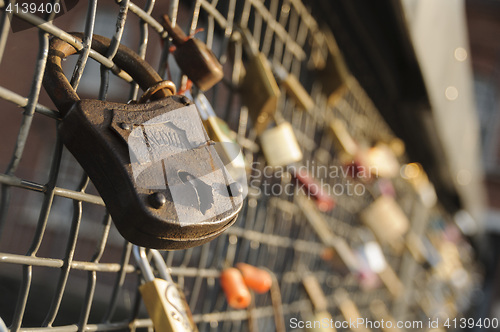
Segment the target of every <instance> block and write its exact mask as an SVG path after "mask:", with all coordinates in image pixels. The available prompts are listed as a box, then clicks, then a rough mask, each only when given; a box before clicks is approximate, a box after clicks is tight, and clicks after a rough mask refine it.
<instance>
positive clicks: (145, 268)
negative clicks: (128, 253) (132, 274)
mask: <svg viewBox="0 0 500 332" xmlns="http://www.w3.org/2000/svg"><path fill="white" fill-rule="evenodd" d="M132 252H133V253H134V258H135V262H136V263H137V266H138V267H139V270H141V273H142V276H143V277H144V280H146V282H150V281H153V280H154V278H155V275H154V273H153V269H152V268H151V265H149V262H148V255H146V248H144V247H139V246H136V245H134V247H133V249H132Z"/></svg>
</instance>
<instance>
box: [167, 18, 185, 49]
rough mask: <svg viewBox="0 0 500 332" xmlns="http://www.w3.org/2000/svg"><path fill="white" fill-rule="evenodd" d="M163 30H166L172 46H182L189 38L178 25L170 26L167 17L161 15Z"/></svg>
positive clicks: (170, 23) (170, 22)
mask: <svg viewBox="0 0 500 332" xmlns="http://www.w3.org/2000/svg"><path fill="white" fill-rule="evenodd" d="M162 19H163V22H162V23H163V24H162V26H163V28H164V29H165V30H167V32H168V36H169V37H170V38H172V41H173V43H174V45H176V46H179V45H181V44H184V43H185V42H186V40H187V39H189V37H188V36H187V35H186V34H185V33H184V31H182V29H181V28H180V27H179V25H177V24H176V25H175V26H172V21H171V20H170V18H169V17H168V15H166V14H165V15H163V16H162Z"/></svg>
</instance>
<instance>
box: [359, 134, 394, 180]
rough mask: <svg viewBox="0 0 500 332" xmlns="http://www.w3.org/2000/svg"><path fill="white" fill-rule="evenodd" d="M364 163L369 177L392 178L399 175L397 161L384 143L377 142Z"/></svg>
mask: <svg viewBox="0 0 500 332" xmlns="http://www.w3.org/2000/svg"><path fill="white" fill-rule="evenodd" d="M365 161H366V164H367V166H368V169H369V173H370V175H371V176H375V177H379V176H380V177H384V178H394V177H396V176H398V175H399V168H400V165H399V161H398V159H397V157H396V155H395V154H394V152H393V151H392V150H391V148H390V147H389V146H388V145H386V144H384V143H381V142H379V143H377V144H376V145H375V146H374V147H371V148H370V149H369V150H368V152H367V154H366V159H365Z"/></svg>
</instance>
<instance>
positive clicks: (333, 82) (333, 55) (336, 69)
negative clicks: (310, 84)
mask: <svg viewBox="0 0 500 332" xmlns="http://www.w3.org/2000/svg"><path fill="white" fill-rule="evenodd" d="M325 46H326V48H327V51H328V52H327V57H326V62H325V66H324V67H323V68H322V69H320V70H318V71H317V74H318V80H319V81H320V82H321V84H322V89H323V92H324V94H325V95H327V96H328V103H329V104H331V105H333V104H335V103H336V101H337V99H338V98H339V95H341V94H342V93H343V90H344V89H345V86H346V80H347V78H348V77H349V72H348V70H347V66H346V64H345V62H344V58H343V57H342V54H341V53H340V50H339V47H338V45H337V42H336V41H335V38H334V37H333V34H332V33H331V32H330V31H325Z"/></svg>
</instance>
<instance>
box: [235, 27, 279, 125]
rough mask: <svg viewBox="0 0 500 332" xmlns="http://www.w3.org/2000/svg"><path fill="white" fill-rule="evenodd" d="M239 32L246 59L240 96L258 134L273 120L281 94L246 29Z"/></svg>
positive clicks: (264, 60)
mask: <svg viewBox="0 0 500 332" xmlns="http://www.w3.org/2000/svg"><path fill="white" fill-rule="evenodd" d="M240 31H241V33H240V35H241V36H242V39H243V44H244V49H245V51H246V54H247V57H248V60H247V62H246V64H245V72H246V73H245V76H244V78H243V82H242V83H241V96H242V99H243V104H244V105H245V106H247V107H248V112H249V115H250V118H251V119H252V121H253V128H254V130H255V132H256V133H257V134H260V133H262V132H263V131H264V130H265V129H266V128H267V126H268V125H269V123H270V122H271V120H272V119H273V115H274V113H275V112H276V108H277V105H278V99H279V97H280V94H281V93H280V89H279V87H278V84H277V83H276V79H275V78H274V75H273V72H272V70H271V66H270V65H269V62H268V60H267V58H266V56H265V55H264V54H263V53H261V52H259V50H258V47H257V45H255V41H254V40H253V38H252V36H251V34H250V32H249V31H248V29H246V28H244V29H243V28H242V29H241V30H240ZM235 33H236V32H235Z"/></svg>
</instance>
